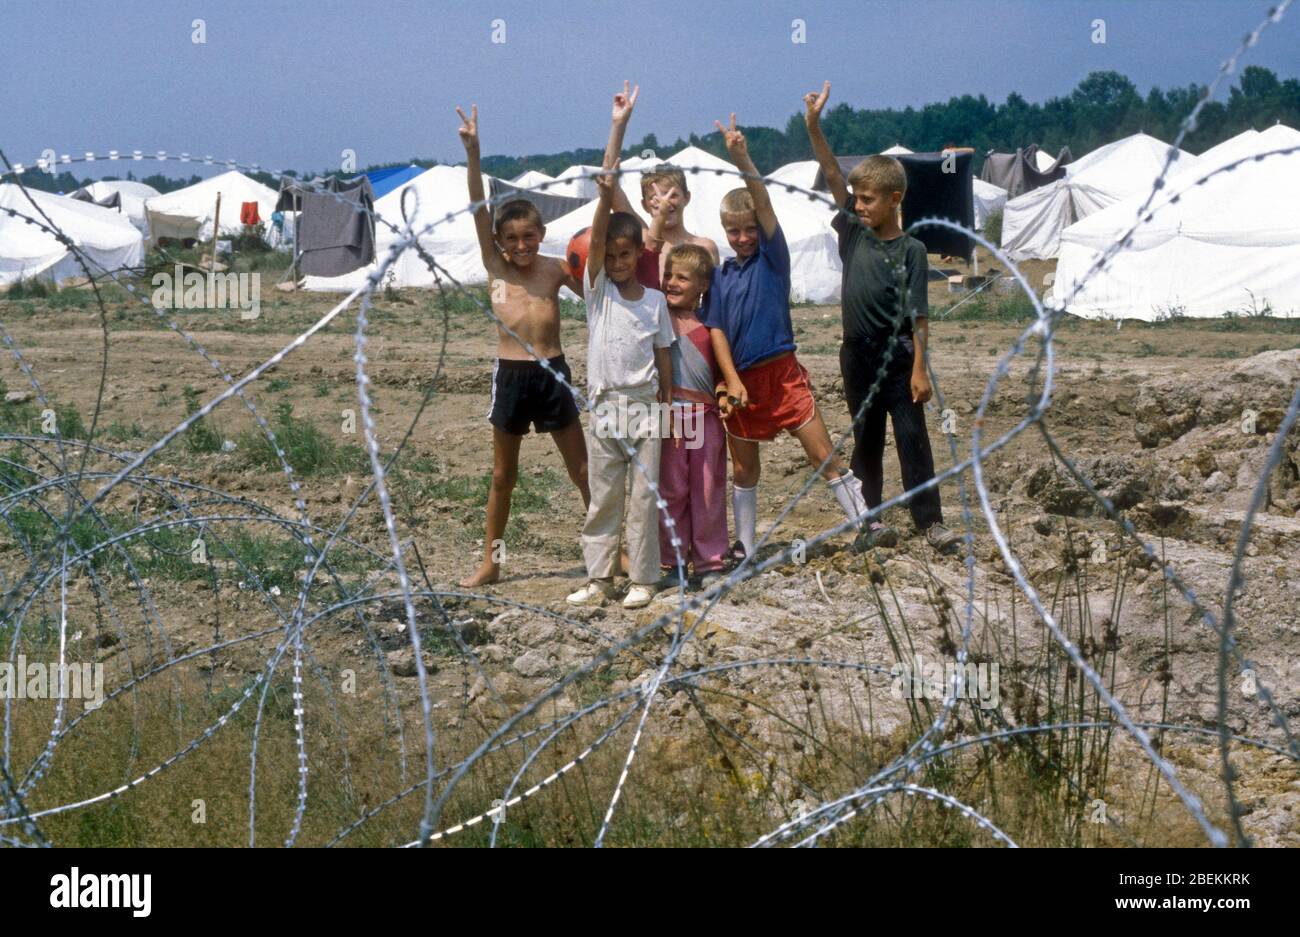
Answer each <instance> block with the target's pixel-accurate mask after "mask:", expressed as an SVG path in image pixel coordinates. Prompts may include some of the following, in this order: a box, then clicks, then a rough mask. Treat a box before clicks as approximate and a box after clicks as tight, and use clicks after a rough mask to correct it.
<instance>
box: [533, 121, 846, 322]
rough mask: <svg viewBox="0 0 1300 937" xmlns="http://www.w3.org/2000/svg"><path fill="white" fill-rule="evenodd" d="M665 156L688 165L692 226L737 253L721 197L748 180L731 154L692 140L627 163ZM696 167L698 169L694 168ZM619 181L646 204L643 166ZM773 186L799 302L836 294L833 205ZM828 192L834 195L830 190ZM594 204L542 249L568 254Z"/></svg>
mask: <svg viewBox="0 0 1300 937" xmlns="http://www.w3.org/2000/svg"><path fill="white" fill-rule="evenodd" d="M661 162H664V163H671V164H672V165H674V166H676V167H679V168H681V169H685V170H687V174H686V185H687V188H689V189H690V192H691V201H690V203H689V204H688V205H687V206H686V210H685V212H683V221H684V222H685V224H686V228H687V230H689V231H691V232H692V233H693V234H702V235H704V236H706V237H710V238H712V239H713V240H714V242H716V243H717V245H718V251H719V253H720V254H721V256H722V257H723V259H726V258H727V257H730V256H733V255H734V251H732V250H731V248H730V247H729V246H728V245H727V236H726V234H725V233H724V232H723V230H722V220H721V219H720V218H719V216H718V206H719V204H721V202H722V196H723V195H725V194H726V193H727V192H729V191H730V190H732V189H735V188H739V187H740V186H742V185H744V180H742V179H741V178H740V177H739V176H738V175H736V172H735V167H734V166H733V165H732V164H731V163H729V162H727V161H726V160H723V159H719V158H718V157H716V156H714V155H712V154H710V153H706V152H705V151H704V150H701V149H699V148H698V147H694V146H688V147H686V148H685V149H683V150H681V151H680V152H677V153H674V154H673V155H672V156H669V157H668V158H667V159H664V160H657V159H656V160H644V161H640V162H639V164H638V163H637V162H633V161H631V160H628V161H626V162H625V163H624V164H623V165H624V166H625V167H628V168H631V169H633V170H635V169H636V168H637V167H638V165H639V167H640V168H642V169H646V168H650V167H653V166H656V165H659V164H660V163H661ZM629 164H631V166H630V167H629ZM814 165H815V164H814ZM692 169H694V170H697V171H695V172H691V171H690V170H692ZM718 169H721V170H723V172H722V174H721V175H719V174H718V173H717V172H715V171H714V170H718ZM779 171H780V170H778V172H779ZM794 184H798V183H797V182H795V183H794ZM619 185H620V186H621V187H622V189H623V191H624V192H625V193H626V194H627V197H628V199H629V200H630V201H631V202H632V205H633V207H634V208H635V209H636V210H637V211H638V212H639V211H640V210H641V174H640V172H637V171H630V172H626V173H624V174H623V175H621V176H620V177H619ZM809 187H811V186H809ZM768 191H769V192H770V193H771V196H772V204H773V206H774V207H775V208H776V216H777V218H778V219H779V220H780V222H781V227H782V230H783V231H784V232H785V238H786V243H787V244H788V245H789V247H790V261H791V278H792V280H791V295H792V298H793V299H794V300H795V301H796V302H798V301H804V302H833V301H835V300H837V299H838V298H839V290H840V262H839V253H838V251H837V248H836V240H835V232H834V231H832V230H831V227H830V222H831V218H832V217H833V212H832V209H831V207H830V205H829V204H828V203H822V202H816V203H814V202H811V201H809V200H808V197H807V196H805V195H799V194H791V193H790V192H788V191H787V190H785V189H782V188H780V187H779V186H770V187H769V188H768ZM827 198H828V199H829V196H828V197H827ZM595 209H596V205H595V202H594V201H592V202H591V203H589V204H587V205H584V206H582V207H581V208H578V209H575V210H574V211H571V212H569V214H567V215H565V216H563V217H561V218H557V219H556V220H555V221H553V222H551V223H550V224H549V225H547V227H546V240H545V241H544V242H543V250H545V251H546V252H547V253H550V254H555V255H556V256H560V257H562V256H564V254H565V251H566V249H567V248H568V244H569V239H570V238H571V237H573V235H575V234H577V233H578V232H579V231H581V230H582V229H583V228H585V227H587V226H589V225H590V224H591V221H592V216H593V213H594V212H595ZM643 220H645V219H644V218H643Z"/></svg>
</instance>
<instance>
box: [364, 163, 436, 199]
mask: <svg viewBox="0 0 1300 937" xmlns="http://www.w3.org/2000/svg"><path fill="white" fill-rule="evenodd" d="M422 172H424V167H422V166H392V167H389V168H388V169H376V170H375V171H374V172H368V173H366V174H365V175H366V178H367V179H369V180H370V188H371V189H372V190H374V193H375V199H376V200H378V199H381V198H383V197H384V196H385V195H387V194H388V193H389V192H391V191H393V190H394V189H398V188H401V187H402V186H404V185H406V183H408V182H410V181H411V180H412V179H414V178H415V177H416V176H418V175H420V173H422Z"/></svg>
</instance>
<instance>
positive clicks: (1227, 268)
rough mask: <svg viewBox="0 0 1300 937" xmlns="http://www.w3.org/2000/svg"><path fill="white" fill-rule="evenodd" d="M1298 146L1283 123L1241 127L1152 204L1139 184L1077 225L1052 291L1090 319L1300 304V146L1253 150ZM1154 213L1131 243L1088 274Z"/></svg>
mask: <svg viewBox="0 0 1300 937" xmlns="http://www.w3.org/2000/svg"><path fill="white" fill-rule="evenodd" d="M1297 147H1300V132H1297V131H1295V130H1293V129H1291V128H1290V127H1286V126H1283V125H1278V126H1274V127H1271V128H1269V129H1268V130H1265V131H1263V132H1262V133H1254V132H1250V133H1246V134H1241V135H1240V136H1238V137H1234V138H1233V139H1232V140H1228V141H1226V142H1225V143H1222V144H1220V145H1219V146H1217V147H1215V148H1213V149H1212V150H1210V151H1207V152H1206V153H1204V154H1202V156H1201V157H1200V160H1199V162H1198V163H1197V164H1196V165H1195V166H1194V167H1192V168H1191V169H1187V170H1183V171H1181V172H1179V173H1178V174H1177V175H1176V176H1173V177H1172V178H1171V179H1169V180H1168V182H1169V184H1168V186H1167V187H1166V188H1165V189H1164V190H1163V191H1162V192H1160V193H1159V194H1157V196H1156V197H1155V198H1154V199H1153V200H1152V202H1151V205H1150V207H1149V208H1148V209H1147V210H1146V211H1145V212H1143V211H1142V210H1141V209H1142V205H1143V204H1144V203H1145V202H1146V199H1147V193H1145V192H1139V193H1136V194H1134V195H1132V196H1130V197H1129V198H1127V199H1125V200H1123V201H1121V202H1119V203H1117V204H1115V205H1112V206H1110V207H1109V208H1107V209H1105V210H1104V211H1100V212H1097V213H1096V214H1093V215H1091V216H1090V217H1088V218H1085V219H1084V220H1082V221H1080V222H1078V223H1077V224H1075V225H1072V226H1070V227H1069V228H1067V229H1066V230H1065V232H1064V234H1063V235H1062V238H1061V256H1060V262H1059V263H1058V265H1057V271H1056V281H1055V285H1054V288H1053V296H1054V297H1059V300H1057V301H1058V302H1061V303H1062V304H1063V305H1065V306H1066V308H1067V309H1068V310H1069V311H1070V312H1072V313H1074V314H1075V315H1079V316H1084V317H1088V318H1103V317H1111V318H1132V319H1144V320H1152V319H1155V318H1158V317H1160V316H1162V315H1172V314H1182V315H1187V316H1220V315H1223V314H1224V313H1225V312H1228V311H1230V310H1236V309H1260V308H1263V307H1264V305H1265V304H1267V305H1269V306H1271V307H1272V309H1273V310H1274V311H1275V312H1276V313H1278V314H1284V313H1294V312H1295V311H1300V216H1298V215H1297V213H1296V208H1297V206H1300V149H1297V150H1296V151H1295V152H1291V153H1287V154H1285V155H1273V156H1267V157H1265V158H1263V159H1258V160H1256V159H1254V158H1253V157H1254V156H1256V155H1258V154H1263V153H1271V152H1272V153H1276V151H1279V150H1288V149H1293V148H1297ZM1240 160H1245V161H1244V162H1239V161H1240ZM1234 163H1235V164H1236V165H1234V166H1233V168H1232V169H1231V170H1226V169H1224V167H1227V166H1229V165H1231V164H1234ZM1216 169H1221V170H1224V171H1220V172H1217V173H1216V172H1215V170H1216ZM1175 196H1176V197H1177V201H1173V200H1172V199H1174V198H1175ZM1147 214H1150V215H1151V220H1150V221H1143V223H1141V224H1139V225H1137V227H1136V230H1134V231H1133V235H1132V240H1131V242H1130V243H1129V244H1128V245H1126V246H1125V247H1123V248H1122V249H1121V250H1120V251H1119V252H1118V253H1117V254H1115V255H1114V256H1113V257H1111V258H1110V259H1109V260H1108V261H1107V263H1106V265H1105V267H1104V268H1103V269H1102V270H1101V271H1100V272H1098V273H1089V271H1090V270H1091V269H1092V268H1093V266H1094V265H1095V264H1096V262H1097V260H1098V259H1099V257H1100V256H1101V255H1102V254H1103V253H1104V252H1105V251H1106V249H1107V248H1109V247H1111V246H1112V245H1113V244H1115V243H1117V242H1118V241H1120V240H1121V239H1122V238H1123V237H1124V236H1125V235H1126V234H1127V233H1128V232H1129V231H1130V229H1133V228H1134V225H1135V223H1136V222H1138V221H1139V220H1141V219H1142V218H1144V217H1145V215H1147ZM1067 298H1068V302H1067V301H1066V300H1067Z"/></svg>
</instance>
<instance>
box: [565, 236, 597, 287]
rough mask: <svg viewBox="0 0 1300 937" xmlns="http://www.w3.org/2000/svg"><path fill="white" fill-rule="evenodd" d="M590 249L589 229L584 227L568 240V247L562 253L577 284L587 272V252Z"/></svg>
mask: <svg viewBox="0 0 1300 937" xmlns="http://www.w3.org/2000/svg"><path fill="white" fill-rule="evenodd" d="M590 249H591V228H590V227H586V228H583V229H582V230H581V231H579V232H578V233H577V234H575V235H574V236H573V237H571V238H569V247H568V249H567V250H565V252H564V256H565V259H566V260H567V261H568V263H569V272H570V273H571V274H573V278H574V279H575V280H577V281H578V282H579V283H581V282H582V277H583V274H585V273H586V272H587V252H588V251H589V250H590Z"/></svg>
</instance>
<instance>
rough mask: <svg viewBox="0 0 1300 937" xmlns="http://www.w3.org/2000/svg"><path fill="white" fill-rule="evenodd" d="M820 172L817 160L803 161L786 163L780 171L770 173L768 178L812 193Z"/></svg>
mask: <svg viewBox="0 0 1300 937" xmlns="http://www.w3.org/2000/svg"><path fill="white" fill-rule="evenodd" d="M819 171H820V167H819V166H818V165H817V160H815V159H802V160H799V161H798V162H794V163H786V164H785V165H784V166H782V167H781V168H780V169H775V170H773V171H772V172H770V173H768V174H767V177H766V178H768V179H771V180H772V181H773V182H783V183H787V184H789V185H794V186H798V187H799V188H801V189H807V190H810V191H811V189H812V187H813V185H814V184H815V183H816V181H817V173H818V172H819ZM774 191H775V190H774Z"/></svg>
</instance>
